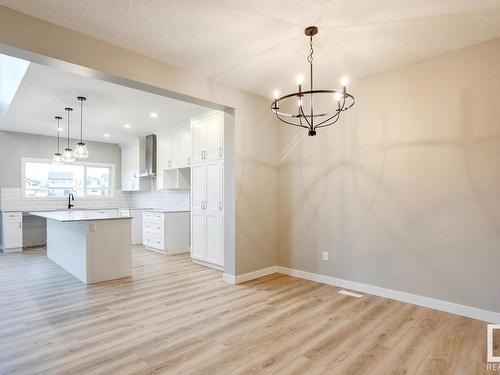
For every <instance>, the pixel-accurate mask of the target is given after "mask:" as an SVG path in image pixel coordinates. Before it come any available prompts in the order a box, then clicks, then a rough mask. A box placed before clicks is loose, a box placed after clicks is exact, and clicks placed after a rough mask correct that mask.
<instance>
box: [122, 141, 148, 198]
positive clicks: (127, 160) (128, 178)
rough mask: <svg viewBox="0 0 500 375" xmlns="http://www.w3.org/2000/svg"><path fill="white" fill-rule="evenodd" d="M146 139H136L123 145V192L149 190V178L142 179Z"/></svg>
mask: <svg viewBox="0 0 500 375" xmlns="http://www.w3.org/2000/svg"><path fill="white" fill-rule="evenodd" d="M145 147H146V143H145V140H144V139H136V140H134V141H132V142H129V143H126V144H121V145H120V148H121V183H122V185H121V190H122V191H138V190H149V189H150V187H151V186H150V182H149V179H147V178H141V177H140V175H141V172H142V171H143V170H144V169H145V160H144V157H143V156H142V155H145V152H144V148H145Z"/></svg>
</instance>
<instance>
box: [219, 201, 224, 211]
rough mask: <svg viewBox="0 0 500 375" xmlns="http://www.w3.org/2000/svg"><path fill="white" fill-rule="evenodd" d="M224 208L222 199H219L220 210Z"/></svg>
mask: <svg viewBox="0 0 500 375" xmlns="http://www.w3.org/2000/svg"><path fill="white" fill-rule="evenodd" d="M223 209H224V204H223V203H222V201H219V210H220V211H222V210H223Z"/></svg>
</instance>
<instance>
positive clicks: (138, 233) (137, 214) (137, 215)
mask: <svg viewBox="0 0 500 375" xmlns="http://www.w3.org/2000/svg"><path fill="white" fill-rule="evenodd" d="M142 212H143V210H139V209H134V208H133V209H128V208H127V209H124V208H120V209H119V210H118V213H119V214H120V215H123V216H132V223H131V229H132V245H140V244H142Z"/></svg>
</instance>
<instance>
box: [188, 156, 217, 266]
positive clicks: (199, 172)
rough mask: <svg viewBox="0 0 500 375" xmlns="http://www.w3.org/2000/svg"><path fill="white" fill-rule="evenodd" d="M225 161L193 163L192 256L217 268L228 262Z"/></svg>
mask: <svg viewBox="0 0 500 375" xmlns="http://www.w3.org/2000/svg"><path fill="white" fill-rule="evenodd" d="M223 176H224V162H223V160H215V161H206V162H203V163H201V164H196V165H193V166H192V167H191V257H192V258H193V259H194V260H195V261H199V262H202V263H203V264H206V265H208V266H210V265H213V266H215V268H220V267H223V266H224V198H223V197H224V193H223V181H224V177H223Z"/></svg>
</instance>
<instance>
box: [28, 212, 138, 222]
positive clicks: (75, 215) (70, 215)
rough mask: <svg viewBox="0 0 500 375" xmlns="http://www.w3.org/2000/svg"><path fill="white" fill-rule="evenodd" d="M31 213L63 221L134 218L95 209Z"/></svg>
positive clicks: (31, 213)
mask: <svg viewBox="0 0 500 375" xmlns="http://www.w3.org/2000/svg"><path fill="white" fill-rule="evenodd" d="M29 214H30V215H33V216H39V217H43V218H45V219H51V220H57V221H61V222H73V221H94V220H122V219H132V216H129V215H120V214H119V213H118V212H116V213H109V212H106V213H101V212H98V211H94V210H82V211H78V210H75V211H70V210H65V211H41V212H38V211H31V212H29Z"/></svg>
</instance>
